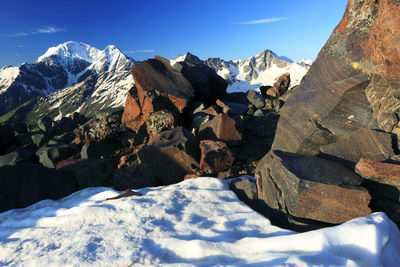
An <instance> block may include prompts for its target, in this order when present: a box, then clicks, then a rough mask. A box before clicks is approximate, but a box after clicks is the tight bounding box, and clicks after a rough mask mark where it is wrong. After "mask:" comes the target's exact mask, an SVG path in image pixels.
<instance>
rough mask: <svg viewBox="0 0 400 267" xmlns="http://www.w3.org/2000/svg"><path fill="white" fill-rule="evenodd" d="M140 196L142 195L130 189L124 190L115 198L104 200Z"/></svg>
mask: <svg viewBox="0 0 400 267" xmlns="http://www.w3.org/2000/svg"><path fill="white" fill-rule="evenodd" d="M141 195H142V194H140V193H139V192H135V191H132V190H130V189H126V190H125V191H124V192H123V193H122V194H120V195H118V196H116V197H110V198H106V200H114V199H120V198H124V197H131V196H141Z"/></svg>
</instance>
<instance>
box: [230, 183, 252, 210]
mask: <svg viewBox="0 0 400 267" xmlns="http://www.w3.org/2000/svg"><path fill="white" fill-rule="evenodd" d="M229 187H230V189H231V190H232V191H233V192H235V194H236V195H237V196H238V198H239V199H240V200H241V201H243V202H244V203H246V204H247V205H249V206H250V207H251V208H252V209H253V210H256V211H258V210H259V207H258V196H257V186H256V183H255V181H252V180H241V179H234V180H233V181H232V182H231V183H230V184H229Z"/></svg>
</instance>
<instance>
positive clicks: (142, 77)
mask: <svg viewBox="0 0 400 267" xmlns="http://www.w3.org/2000/svg"><path fill="white" fill-rule="evenodd" d="M132 76H133V79H134V81H135V86H134V87H133V88H132V89H131V90H130V91H129V93H128V96H127V100H126V104H125V108H124V113H123V115H122V122H123V123H125V124H126V125H127V126H128V127H129V128H131V129H132V130H134V131H136V132H137V131H139V129H140V127H141V126H142V125H144V124H145V123H146V122H147V121H148V115H149V114H150V113H152V112H156V111H159V110H169V111H171V112H175V113H178V114H179V113H182V111H183V109H184V108H185V107H186V105H187V103H188V101H189V100H190V99H192V98H193V97H194V88H193V87H192V85H191V84H190V83H189V82H188V81H187V79H186V78H185V77H184V76H183V75H182V74H181V73H180V72H177V71H175V70H174V69H173V68H172V67H171V66H170V64H169V61H168V60H166V59H164V58H161V57H155V58H154V59H148V60H145V61H143V62H142V63H140V64H139V65H138V66H136V67H135V68H134V69H133V70H132Z"/></svg>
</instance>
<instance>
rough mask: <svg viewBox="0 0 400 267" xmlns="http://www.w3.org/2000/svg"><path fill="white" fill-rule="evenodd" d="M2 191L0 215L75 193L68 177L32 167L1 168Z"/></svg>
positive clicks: (46, 169)
mask: <svg viewBox="0 0 400 267" xmlns="http://www.w3.org/2000/svg"><path fill="white" fill-rule="evenodd" d="M0 188H1V192H0V212H3V211H5V210H9V209H15V208H25V207H27V206H29V205H32V204H33V203H35V202H38V201H40V200H44V199H58V198H62V197H65V196H67V195H69V194H71V193H73V192H74V191H75V189H76V188H75V186H74V183H73V181H72V180H71V179H70V178H69V177H68V176H66V175H65V174H63V173H61V172H59V171H56V170H54V169H48V168H45V167H43V166H42V165H40V164H32V163H27V164H20V165H17V166H5V167H1V168H0Z"/></svg>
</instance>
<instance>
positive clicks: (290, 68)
mask: <svg viewBox="0 0 400 267" xmlns="http://www.w3.org/2000/svg"><path fill="white" fill-rule="evenodd" d="M193 57H194V56H193V55H191V54H190V53H186V54H185V55H184V56H178V57H177V58H176V59H173V60H171V61H170V62H171V64H174V63H175V62H178V61H191V60H193ZM205 63H206V64H207V65H208V66H210V67H211V68H213V69H214V70H215V71H216V72H217V74H218V75H219V76H221V77H222V78H224V79H225V80H226V81H227V82H228V83H229V86H228V89H227V91H228V92H245V91H247V90H249V89H255V88H258V87H260V86H261V85H273V84H274V82H275V81H276V80H277V79H278V78H279V76H281V75H282V74H284V73H286V72H289V73H290V77H291V87H293V86H295V85H298V84H300V81H301V79H302V78H303V76H304V75H305V74H306V73H307V71H308V69H309V68H310V66H311V64H312V60H309V59H302V60H300V61H299V62H293V61H292V60H291V59H289V58H286V57H281V56H278V55H276V54H275V53H274V52H272V51H270V50H265V51H263V52H261V53H259V54H258V55H256V56H254V57H250V58H248V59H244V60H234V61H225V60H223V59H220V58H209V59H207V60H205Z"/></svg>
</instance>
